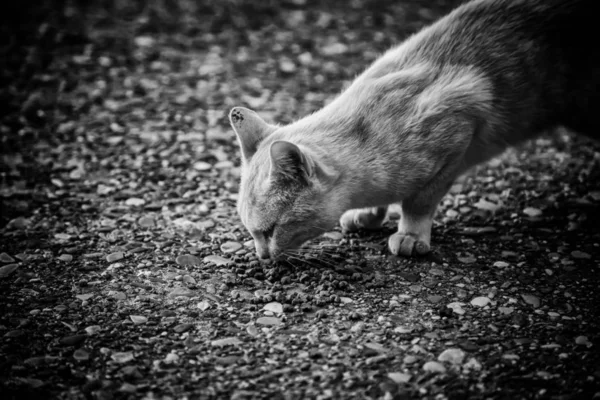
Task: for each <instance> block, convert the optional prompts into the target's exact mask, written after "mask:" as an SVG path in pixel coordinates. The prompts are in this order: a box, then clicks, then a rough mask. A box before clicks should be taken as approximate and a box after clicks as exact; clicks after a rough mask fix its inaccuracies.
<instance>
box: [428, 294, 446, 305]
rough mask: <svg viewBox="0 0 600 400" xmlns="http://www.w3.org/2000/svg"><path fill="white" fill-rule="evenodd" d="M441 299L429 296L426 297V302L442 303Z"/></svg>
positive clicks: (436, 296) (440, 297) (437, 296)
mask: <svg viewBox="0 0 600 400" xmlns="http://www.w3.org/2000/svg"><path fill="white" fill-rule="evenodd" d="M442 299H443V297H442V296H439V295H431V296H429V297H427V300H429V302H430V303H433V304H437V303H439V302H440V301H442Z"/></svg>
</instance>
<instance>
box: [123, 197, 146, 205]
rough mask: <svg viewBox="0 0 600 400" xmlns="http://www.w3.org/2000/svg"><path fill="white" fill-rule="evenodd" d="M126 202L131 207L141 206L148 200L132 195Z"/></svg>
mask: <svg viewBox="0 0 600 400" xmlns="http://www.w3.org/2000/svg"><path fill="white" fill-rule="evenodd" d="M125 204H126V205H128V206H130V207H141V206H143V205H144V204H146V200H144V199H140V198H139V197H130V198H128V199H127V200H125Z"/></svg>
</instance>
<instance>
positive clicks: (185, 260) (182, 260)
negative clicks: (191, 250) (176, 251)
mask: <svg viewBox="0 0 600 400" xmlns="http://www.w3.org/2000/svg"><path fill="white" fill-rule="evenodd" d="M175 262H176V263H177V264H178V265H181V266H186V265H200V264H201V262H200V259H199V258H198V257H196V256H193V255H191V254H182V255H179V256H177V258H176V259H175Z"/></svg>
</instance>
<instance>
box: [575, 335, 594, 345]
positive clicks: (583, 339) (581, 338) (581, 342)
mask: <svg viewBox="0 0 600 400" xmlns="http://www.w3.org/2000/svg"><path fill="white" fill-rule="evenodd" d="M575 344H578V345H581V346H588V347H590V346H591V345H592V343H591V342H590V341H589V339H588V338H587V336H577V337H576V338H575Z"/></svg>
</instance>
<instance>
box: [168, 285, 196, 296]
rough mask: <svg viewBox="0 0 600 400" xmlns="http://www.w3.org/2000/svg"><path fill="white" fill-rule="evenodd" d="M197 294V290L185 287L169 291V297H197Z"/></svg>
mask: <svg viewBox="0 0 600 400" xmlns="http://www.w3.org/2000/svg"><path fill="white" fill-rule="evenodd" d="M196 295H197V294H196V292H194V291H192V290H190V289H188V288H185V287H178V288H175V289H174V290H173V291H171V292H170V293H169V297H195V296H196Z"/></svg>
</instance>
